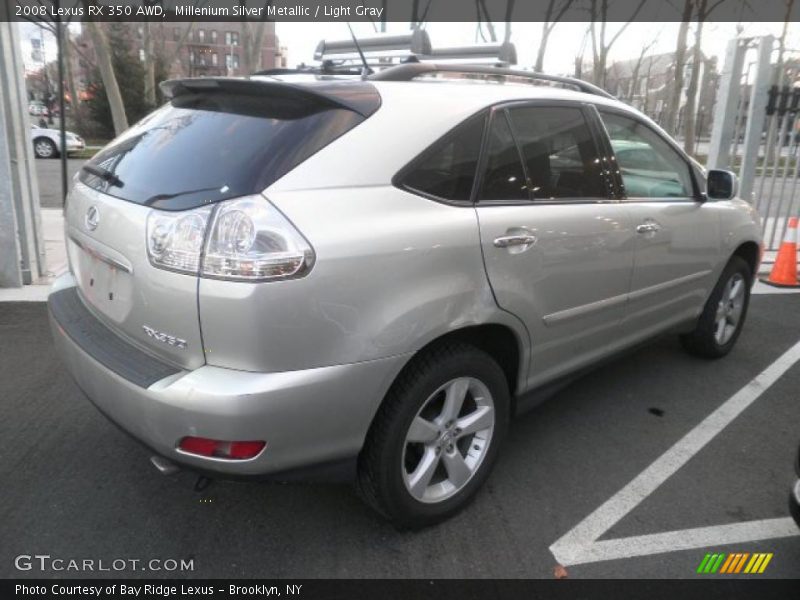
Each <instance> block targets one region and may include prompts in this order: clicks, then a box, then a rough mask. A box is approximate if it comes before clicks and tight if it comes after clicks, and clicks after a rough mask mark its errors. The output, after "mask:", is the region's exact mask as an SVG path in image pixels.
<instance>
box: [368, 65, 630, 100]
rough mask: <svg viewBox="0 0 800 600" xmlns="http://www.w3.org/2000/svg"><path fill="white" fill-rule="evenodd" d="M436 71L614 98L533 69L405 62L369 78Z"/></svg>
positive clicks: (587, 85)
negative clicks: (522, 81) (553, 85)
mask: <svg viewBox="0 0 800 600" xmlns="http://www.w3.org/2000/svg"><path fill="white" fill-rule="evenodd" d="M436 73H461V74H464V75H484V76H486V77H505V78H512V77H517V78H520V79H527V80H530V81H531V82H534V81H547V82H550V83H557V84H560V85H566V86H571V87H574V88H577V89H578V90H580V91H581V92H584V93H587V94H593V95H595V96H602V97H604V98H611V99H614V96H612V95H611V94H609V93H608V92H607V91H605V90H604V89H602V88H599V87H597V86H596V85H594V84H592V83H589V82H588V81H582V80H580V79H575V78H573V77H559V76H557V75H546V74H544V73H535V72H533V71H520V70H517V69H507V68H501V67H491V66H483V65H458V64H437V63H426V62H407V63H405V64H402V65H397V66H394V67H389V68H388V69H385V70H383V71H379V72H377V73H374V74H373V75H370V76H369V77H368V78H367V79H369V80H373V81H412V80H414V79H416V78H417V77H420V76H422V75H431V74H436Z"/></svg>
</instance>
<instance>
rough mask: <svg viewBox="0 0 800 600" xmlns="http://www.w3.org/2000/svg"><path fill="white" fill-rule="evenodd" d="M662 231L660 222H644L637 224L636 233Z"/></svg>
mask: <svg viewBox="0 0 800 600" xmlns="http://www.w3.org/2000/svg"><path fill="white" fill-rule="evenodd" d="M656 231H661V225H659V224H658V223H652V222H650V223H642V224H641V225H637V226H636V233H655V232H656Z"/></svg>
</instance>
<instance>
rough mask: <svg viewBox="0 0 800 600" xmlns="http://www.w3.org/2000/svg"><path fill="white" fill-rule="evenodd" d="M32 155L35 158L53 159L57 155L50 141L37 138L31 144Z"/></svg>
mask: <svg viewBox="0 0 800 600" xmlns="http://www.w3.org/2000/svg"><path fill="white" fill-rule="evenodd" d="M33 153H34V154H35V155H36V158H53V157H54V156H56V155H57V154H58V149H57V148H56V145H55V144H54V143H53V141H52V140H49V139H47V138H37V139H36V140H34V142H33Z"/></svg>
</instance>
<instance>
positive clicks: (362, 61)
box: [347, 21, 372, 78]
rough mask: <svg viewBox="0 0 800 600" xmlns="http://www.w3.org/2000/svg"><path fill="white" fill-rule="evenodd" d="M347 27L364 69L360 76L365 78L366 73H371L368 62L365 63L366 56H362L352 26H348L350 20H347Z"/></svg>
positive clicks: (362, 52) (362, 53)
mask: <svg viewBox="0 0 800 600" xmlns="http://www.w3.org/2000/svg"><path fill="white" fill-rule="evenodd" d="M347 28H348V29H349V30H350V35H351V36H352V38H353V43H354V44H355V45H356V50H358V55H359V56H360V57H361V63H362V64H363V65H364V70H363V71H362V73H361V76H362V77H364V78H366V77H367V75H372V69H370V68H369V64H368V63H367V58H366V57H365V56H364V51H363V50H361V45H360V44H359V43H358V38H356V34H355V33H354V32H353V28H352V27H351V26H350V21H347Z"/></svg>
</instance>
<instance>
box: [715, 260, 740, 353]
mask: <svg viewBox="0 0 800 600" xmlns="http://www.w3.org/2000/svg"><path fill="white" fill-rule="evenodd" d="M744 299H745V281H744V277H742V275H741V274H739V273H734V274H733V276H732V277H731V278H730V279H729V280H728V283H726V284H725V287H724V289H723V290H722V297H721V298H720V300H719V304H718V305H717V314H716V318H715V323H716V325H715V328H714V339H715V340H716V341H717V344H719V345H720V346H724V345H725V344H727V343H728V342H729V341H730V339H731V338H732V337H733V334H734V333H736V330H737V328H738V327H739V321H740V320H741V317H742V310H743V309H744Z"/></svg>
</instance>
